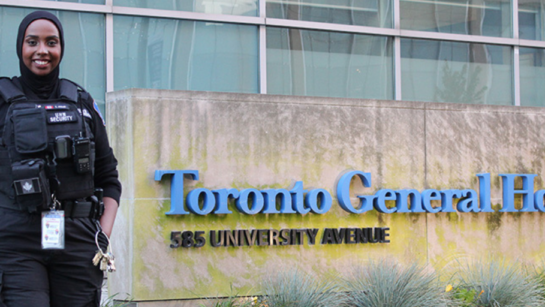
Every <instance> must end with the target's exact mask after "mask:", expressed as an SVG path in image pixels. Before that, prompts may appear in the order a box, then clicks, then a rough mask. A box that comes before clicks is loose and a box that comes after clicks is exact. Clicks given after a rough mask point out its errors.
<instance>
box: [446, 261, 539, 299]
mask: <svg viewBox="0 0 545 307" xmlns="http://www.w3.org/2000/svg"><path fill="white" fill-rule="evenodd" d="M459 264H460V265H459V268H457V274H456V276H455V278H454V279H455V280H457V282H458V285H457V286H456V288H459V289H466V290H467V291H471V292H472V293H475V294H478V295H476V296H475V298H474V301H473V302H472V304H471V305H470V306H478V307H532V306H545V301H544V300H543V293H544V292H543V291H544V288H543V286H542V285H540V284H539V282H538V280H537V279H536V278H534V277H532V276H529V275H527V274H525V270H523V268H522V266H521V265H520V264H519V263H518V262H516V261H514V262H506V261H497V260H487V261H473V262H468V263H465V264H462V263H459Z"/></svg>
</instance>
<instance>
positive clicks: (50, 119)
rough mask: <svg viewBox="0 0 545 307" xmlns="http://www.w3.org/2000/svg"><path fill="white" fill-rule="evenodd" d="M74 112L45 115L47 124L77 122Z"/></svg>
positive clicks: (57, 112)
mask: <svg viewBox="0 0 545 307" xmlns="http://www.w3.org/2000/svg"><path fill="white" fill-rule="evenodd" d="M77 121H78V118H77V117H76V112H74V111H62V112H61V111H55V112H48V113H47V123H48V124H62V123H72V122H77Z"/></svg>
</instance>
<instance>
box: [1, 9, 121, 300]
mask: <svg viewBox="0 0 545 307" xmlns="http://www.w3.org/2000/svg"><path fill="white" fill-rule="evenodd" d="M63 52H64V37H63V29H62V25H61V23H60V21H59V20H58V19H57V17H55V15H53V14H51V13H48V12H44V11H37V12H33V13H31V14H29V15H27V16H26V17H25V18H24V19H23V20H22V22H21V24H20V26H19V32H18V36H17V55H18V57H19V66H20V71H21V76H20V77H14V78H11V79H8V78H0V133H1V134H0V307H14V306H17V307H26V306H28V307H30V306H32V307H42V306H43V307H46V306H71V307H84V306H99V304H100V294H101V284H102V279H103V272H102V271H101V269H100V268H99V267H98V266H95V265H94V264H93V258H95V260H98V261H95V262H100V260H101V259H102V260H105V259H106V258H105V257H102V256H101V254H100V253H99V254H97V250H102V251H105V250H106V247H107V242H108V241H107V240H108V239H107V236H109V235H110V233H111V231H112V227H113V223H114V219H115V215H116V212H117V207H118V204H119V198H120V195H121V184H120V182H119V180H118V173H117V169H116V168H117V160H116V159H115V157H114V154H113V151H112V149H111V148H110V145H109V143H108V138H107V135H106V129H105V126H104V122H103V120H102V117H101V115H100V112H99V110H98V108H97V105H96V103H94V100H93V99H92V98H91V96H90V95H89V94H88V93H87V92H86V91H85V90H84V89H82V88H81V87H80V86H78V85H77V84H75V83H73V82H71V81H69V80H66V79H59V63H60V61H61V59H62V56H63ZM109 260H110V259H109V258H108V261H106V262H108V263H107V264H108V265H109V264H110V263H109ZM102 262H104V261H102Z"/></svg>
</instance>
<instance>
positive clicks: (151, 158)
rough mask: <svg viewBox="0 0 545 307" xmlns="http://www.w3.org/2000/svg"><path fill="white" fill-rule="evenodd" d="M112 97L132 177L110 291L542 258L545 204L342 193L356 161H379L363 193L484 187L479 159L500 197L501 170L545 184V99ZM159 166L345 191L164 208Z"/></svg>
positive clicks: (164, 293)
mask: <svg viewBox="0 0 545 307" xmlns="http://www.w3.org/2000/svg"><path fill="white" fill-rule="evenodd" d="M107 101H108V102H107V115H108V116H107V117H108V126H109V131H110V139H111V142H112V146H113V147H114V150H115V152H116V155H117V157H118V160H119V162H120V175H121V180H122V181H123V187H124V192H123V199H122V203H121V210H120V212H119V216H118V219H117V221H116V226H115V230H114V238H113V242H114V249H115V252H116V255H117V257H118V258H117V259H118V262H117V263H119V264H118V272H116V273H115V274H112V275H111V276H110V280H109V282H110V293H112V294H113V293H120V294H123V293H129V294H131V296H132V297H133V298H134V299H135V300H137V301H146V300H161V299H170V300H172V299H174V300H175V299H182V298H196V297H214V296H228V295H232V294H238V295H252V294H256V293H258V291H259V288H258V286H257V283H258V282H259V281H260V280H261V279H262V278H263V277H264V276H266V275H267V274H268V273H271V272H275V271H278V270H282V269H286V268H290V269H294V268H297V269H299V270H303V271H307V272H313V273H314V274H317V275H319V276H343V275H346V274H349V273H350V271H351V266H352V265H354V264H355V263H358V262H359V261H364V260H366V259H369V258H381V257H391V258H395V259H397V260H399V261H401V262H404V263H408V262H412V261H414V260H416V261H420V262H429V263H432V264H433V263H440V262H443V261H445V259H447V260H448V259H449V258H450V257H452V256H459V255H482V254H483V253H487V254H488V253H490V254H495V255H504V256H505V257H507V258H509V259H528V260H536V259H538V258H539V255H540V253H542V252H543V251H544V250H545V242H544V241H543V240H542V238H543V237H545V236H544V235H545V229H544V227H542V226H541V225H543V224H544V223H543V222H544V221H545V217H544V216H543V214H542V213H528V214H519V213H517V214H501V213H479V214H471V213H470V214H468V213H466V214H458V213H451V214H446V213H440V214H435V215H434V214H380V213H377V212H376V211H371V212H367V213H365V214H362V215H352V214H348V213H346V212H344V211H343V210H342V209H340V207H339V206H338V204H337V203H336V201H335V184H336V181H337V179H338V177H339V175H340V174H341V173H342V172H343V171H346V170H361V171H365V172H370V173H371V174H372V187H371V188H366V189H363V188H362V187H361V186H359V187H357V186H355V187H354V188H353V191H354V194H356V193H357V194H372V193H374V192H375V191H376V190H378V189H381V188H391V189H400V188H414V189H417V190H419V191H422V190H423V189H426V188H437V189H444V188H471V189H475V190H478V182H477V178H476V177H475V174H477V173H481V172H488V173H491V176H492V203H493V204H499V203H501V194H500V189H501V183H500V181H499V178H498V176H497V175H498V173H515V172H517V173H535V174H538V177H537V178H536V189H538V188H541V186H542V179H541V176H542V174H543V173H544V172H543V163H542V161H543V159H544V158H545V145H543V142H542V140H543V139H545V138H544V137H545V128H543V127H545V110H544V109H542V108H523V107H496V106H477V105H458V104H433V103H419V102H396V101H375V100H357V99H334V98H317V97H293V96H272V95H252V94H230V93H211V92H184V91H163V90H147V89H146V90H141V89H135V90H125V91H120V92H115V93H109V94H108V96H107ZM160 169H178V170H181V169H194V170H199V175H200V178H199V180H198V181H192V180H186V184H185V185H186V188H185V190H186V191H185V193H187V192H188V191H189V190H191V189H192V188H194V187H206V188H208V189H217V188H237V189H242V188H249V187H252V188H257V189H266V188H288V187H289V186H290V185H291V184H293V183H294V182H295V181H303V182H304V184H305V187H306V188H311V187H312V188H324V189H327V190H328V191H329V192H330V193H331V194H332V196H333V199H334V203H333V207H332V209H331V210H330V211H329V212H328V213H327V214H324V215H315V214H307V215H305V216H301V215H261V214H259V215H254V216H248V215H243V214H238V213H233V214H230V215H223V216H213V215H209V216H204V217H203V216H195V215H188V216H166V215H165V212H167V211H168V210H169V208H170V181H169V180H168V178H166V180H164V181H162V182H156V181H154V172H155V170H160ZM354 202H355V201H354ZM233 211H235V210H234V209H233ZM378 226H381V227H390V228H391V231H390V233H391V234H390V238H391V241H392V242H391V243H390V244H388V245H384V244H382V245H379V244H377V245H320V244H316V245H314V246H309V245H306V244H305V245H302V246H265V247H256V246H254V247H237V248H235V247H228V248H225V247H224V248H212V247H210V246H208V245H207V246H205V247H203V248H199V249H181V248H180V249H171V248H170V247H169V244H170V232H171V231H176V230H179V231H183V230H193V231H195V230H204V231H207V232H208V231H209V230H220V229H268V228H273V229H282V228H319V229H323V228H336V227H378ZM529 233H531V235H529ZM233 291H234V292H235V293H233Z"/></svg>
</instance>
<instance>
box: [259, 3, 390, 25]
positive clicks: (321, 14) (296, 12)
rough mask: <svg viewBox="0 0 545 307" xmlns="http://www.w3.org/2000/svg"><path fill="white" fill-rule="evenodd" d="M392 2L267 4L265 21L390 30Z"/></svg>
mask: <svg viewBox="0 0 545 307" xmlns="http://www.w3.org/2000/svg"><path fill="white" fill-rule="evenodd" d="M392 4H393V1H392V0H303V1H295V0H267V17H272V18H282V19H291V20H304V21H314V22H327V23H338V24H346V25H357V26H369V27H381V28H391V27H392V24H393V23H392V20H393V17H392Z"/></svg>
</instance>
